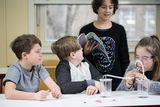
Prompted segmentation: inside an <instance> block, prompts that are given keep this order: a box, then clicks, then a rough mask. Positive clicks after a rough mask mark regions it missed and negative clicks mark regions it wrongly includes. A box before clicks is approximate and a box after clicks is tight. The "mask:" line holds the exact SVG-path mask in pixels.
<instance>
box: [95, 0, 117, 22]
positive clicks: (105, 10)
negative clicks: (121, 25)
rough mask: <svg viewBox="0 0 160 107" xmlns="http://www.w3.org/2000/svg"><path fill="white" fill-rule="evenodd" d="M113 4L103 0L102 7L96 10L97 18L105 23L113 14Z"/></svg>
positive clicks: (108, 0) (109, 0)
mask: <svg viewBox="0 0 160 107" xmlns="http://www.w3.org/2000/svg"><path fill="white" fill-rule="evenodd" d="M113 9H114V4H111V0H103V2H102V5H101V6H100V7H99V8H98V10H97V12H98V18H99V19H101V20H103V21H107V20H109V19H110V17H111V16H112V14H113Z"/></svg>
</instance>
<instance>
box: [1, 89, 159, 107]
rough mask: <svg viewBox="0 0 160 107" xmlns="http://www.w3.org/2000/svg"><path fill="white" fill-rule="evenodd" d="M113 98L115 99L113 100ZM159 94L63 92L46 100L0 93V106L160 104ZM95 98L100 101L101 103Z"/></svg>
mask: <svg viewBox="0 0 160 107" xmlns="http://www.w3.org/2000/svg"><path fill="white" fill-rule="evenodd" d="M113 99H115V101H113ZM159 99H160V95H149V98H138V97H137V92H136V91H132V92H127V91H125V92H124V91H114V92H112V96H111V97H110V98H100V94H96V95H92V96H88V95H86V94H85V93H80V94H63V95H62V96H61V98H59V99H55V98H52V96H51V94H50V95H49V96H48V97H47V99H46V101H34V100H7V99H6V98H5V95H4V94H0V107H13V106H14V107H84V106H90V107H93V106H94V107H97V106H99V107H100V106H103V107H104V106H105V107H107V106H112V107H113V106H114V107H115V106H151V107H153V106H160V100H159ZM96 100H100V101H102V102H101V103H98V102H96Z"/></svg>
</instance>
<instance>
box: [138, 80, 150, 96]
mask: <svg viewBox="0 0 160 107" xmlns="http://www.w3.org/2000/svg"><path fill="white" fill-rule="evenodd" d="M137 81H138V83H137V94H138V97H139V98H148V97H149V91H148V89H149V80H148V79H138V80H137Z"/></svg>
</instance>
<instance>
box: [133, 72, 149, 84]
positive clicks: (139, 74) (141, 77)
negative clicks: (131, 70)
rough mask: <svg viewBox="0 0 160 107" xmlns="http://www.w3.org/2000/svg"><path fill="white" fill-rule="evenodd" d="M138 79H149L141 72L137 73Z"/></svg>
mask: <svg viewBox="0 0 160 107" xmlns="http://www.w3.org/2000/svg"><path fill="white" fill-rule="evenodd" d="M138 79H148V78H147V77H146V76H145V75H144V76H143V74H141V73H136V83H137V80H138Z"/></svg>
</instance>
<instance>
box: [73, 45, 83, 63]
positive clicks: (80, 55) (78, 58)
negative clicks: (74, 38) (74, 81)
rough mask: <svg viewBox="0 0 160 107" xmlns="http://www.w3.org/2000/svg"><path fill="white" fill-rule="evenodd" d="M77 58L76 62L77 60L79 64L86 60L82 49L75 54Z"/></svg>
mask: <svg viewBox="0 0 160 107" xmlns="http://www.w3.org/2000/svg"><path fill="white" fill-rule="evenodd" d="M75 56H76V58H75V60H77V63H80V62H81V61H82V60H83V59H84V58H83V52H82V48H81V49H79V50H77V51H76V52H75Z"/></svg>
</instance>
